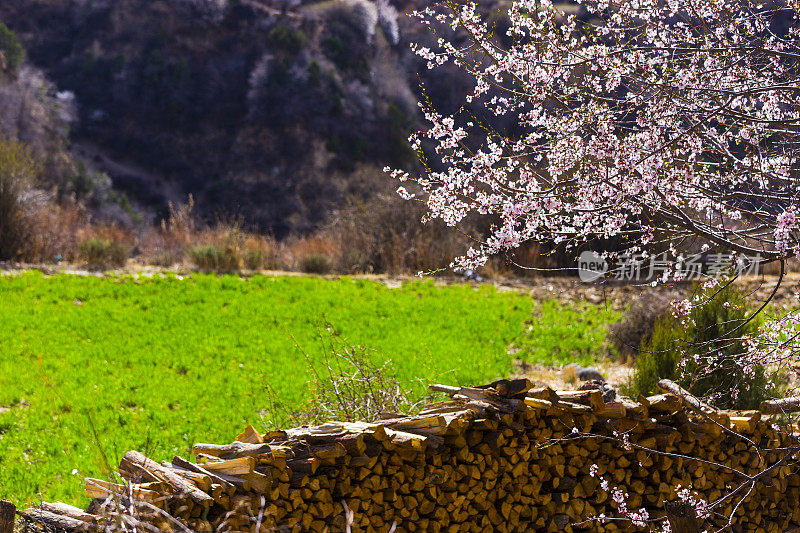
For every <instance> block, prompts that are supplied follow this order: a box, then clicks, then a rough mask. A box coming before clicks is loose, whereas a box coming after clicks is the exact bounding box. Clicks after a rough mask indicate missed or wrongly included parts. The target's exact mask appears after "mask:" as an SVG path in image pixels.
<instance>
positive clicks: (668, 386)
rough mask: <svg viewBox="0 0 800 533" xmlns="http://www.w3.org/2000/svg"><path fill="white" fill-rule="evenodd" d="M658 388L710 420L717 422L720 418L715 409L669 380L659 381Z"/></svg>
mask: <svg viewBox="0 0 800 533" xmlns="http://www.w3.org/2000/svg"><path fill="white" fill-rule="evenodd" d="M658 388H659V389H661V390H663V391H665V392H669V393H670V394H674V395H675V396H677V397H678V398H680V399H681V401H683V402H684V403H685V404H686V405H688V406H689V407H691V408H692V409H693V410H695V411H697V412H698V413H700V414H703V415H706V416H708V417H709V418H711V419H712V420H719V418H720V416H721V413H719V412H718V411H717V410H716V409H714V408H713V407H711V406H710V405H708V404H707V403H704V402H701V401H700V400H699V399H697V398H696V397H695V396H694V395H693V394H692V393H690V392H689V391H687V390H686V389H684V388H683V387H681V386H680V385H678V384H677V383H675V382H674V381H672V380H670V379H662V380H660V381H659V382H658Z"/></svg>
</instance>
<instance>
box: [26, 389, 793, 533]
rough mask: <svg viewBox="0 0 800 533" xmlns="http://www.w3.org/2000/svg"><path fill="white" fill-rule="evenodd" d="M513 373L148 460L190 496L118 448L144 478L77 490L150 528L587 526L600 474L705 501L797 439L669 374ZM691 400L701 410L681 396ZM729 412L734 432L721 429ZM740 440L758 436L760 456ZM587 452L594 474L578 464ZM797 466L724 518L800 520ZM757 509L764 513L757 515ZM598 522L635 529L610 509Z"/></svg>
mask: <svg viewBox="0 0 800 533" xmlns="http://www.w3.org/2000/svg"><path fill="white" fill-rule="evenodd" d="M512 385H514V384H513V383H511V384H503V383H502V380H501V382H495V383H493V384H489V385H486V386H484V387H449V388H445V387H446V386H435V387H439V388H441V389H442V390H444V391H446V392H448V394H450V395H451V399H450V400H449V401H446V402H438V403H435V404H431V405H428V406H426V407H425V409H424V410H423V412H422V413H420V414H418V415H414V416H409V415H399V414H390V415H387V416H386V417H384V418H383V419H382V420H380V421H379V422H377V423H363V422H328V423H326V424H322V425H318V426H303V427H299V428H294V429H290V430H287V431H285V432H273V433H271V434H269V436H268V435H263V436H262V435H260V434H257V432H256V431H255V429H254V428H252V426H250V427H248V428H245V430H244V431H243V432H242V433H240V434H239V435H238V436H237V437H236V440H235V441H234V442H233V443H231V444H225V445H213V444H198V445H196V446H195V447H194V450H195V455H196V457H197V460H198V462H203V461H206V462H204V463H202V464H195V463H192V462H189V461H186V460H185V459H181V458H179V457H175V458H173V460H172V462H171V463H166V464H162V465H160V468H162V469H164V470H165V471H167V472H171V473H173V474H175V475H177V476H178V477H179V478H181V479H183V480H184V481H185V482H187V483H189V484H190V485H203V488H205V487H206V486H207V487H208V488H207V490H205V491H202V492H204V493H207V494H208V496H209V497H211V498H212V499H213V502H214V505H204V506H201V505H197V504H196V502H194V501H193V500H191V499H190V498H187V497H184V496H183V494H186V493H184V492H181V491H178V490H176V489H175V487H174V486H173V485H172V484H170V483H169V482H168V480H166V479H164V477H163V475H160V474H159V472H157V471H155V470H153V469H148V468H145V467H143V466H140V467H139V468H138V470H137V468H135V465H130V464H128V463H130V461H128V460H126V459H125V458H123V464H121V468H120V470H121V472H124V473H125V475H126V476H128V477H129V478H132V479H141V480H142V481H149V482H145V483H141V484H130V485H116V484H112V483H107V482H99V481H94V480H87V494H89V493H90V491H89V490H88V489H89V488H90V487H91V490H93V491H94V494H97V496H98V497H104V496H106V495H108V494H113V495H114V496H115V497H114V498H111V499H109V500H108V501H107V503H106V505H114V504H115V502H118V501H119V502H123V505H125V506H126V507H127V508H128V509H130V508H134V509H135V510H136V511H137V513H136V514H135V515H132V516H130V519H131V520H134V518H133V516H136V518H135V520H139V521H140V522H135V523H134V522H132V523H131V524H130V525H131V526H132V527H134V526H135V527H136V528H137V529H141V530H148V531H152V532H153V533H155V532H156V530H160V531H178V530H180V531H184V529H182V528H184V527H185V528H188V529H189V530H191V531H199V532H202V533H211V531H223V530H229V531H253V532H255V531H258V532H266V531H281V530H287V531H288V530H302V531H312V532H322V531H325V530H326V529H327V530H328V531H331V533H333V532H334V531H336V532H342V531H345V530H347V529H348V527H349V528H350V529H352V530H354V531H355V530H359V531H386V530H390V529H391V528H392V527H394V528H395V530H397V531H438V532H445V531H447V532H450V531H452V532H454V533H456V532H464V531H508V532H510V531H556V530H564V531H569V530H570V529H571V528H575V529H578V528H579V527H587V526H586V525H584V526H576V525H575V524H580V523H582V522H585V519H586V518H587V517H590V516H599V515H601V514H604V515H605V516H607V517H615V518H619V517H620V516H619V513H618V509H617V508H616V504H615V502H614V499H613V498H612V496H611V493H610V491H609V490H599V489H600V483H601V480H603V481H606V482H608V483H610V484H612V485H613V486H615V487H618V488H619V490H622V491H624V492H625V493H627V494H628V495H629V497H628V504H629V505H630V506H631V507H632V508H644V509H647V510H648V511H649V512H650V514H651V516H652V517H654V518H662V517H664V514H663V512H664V511H663V509H664V503H663V502H664V501H665V500H668V499H670V498H673V497H674V495H675V493H674V489H675V487H676V486H677V485H678V484H681V485H682V486H685V487H691V488H692V490H694V491H697V492H698V493H699V495H700V497H701V498H703V499H704V500H705V501H721V498H722V496H723V495H724V494H725V491H726V490H729V489H727V487H730V486H736V483H737V481H736V480H737V476H738V475H739V474H738V473H739V472H741V473H744V475H746V476H757V474H758V472H759V471H761V469H763V468H765V467H766V468H768V467H770V466H771V465H775V463H776V462H777V461H778V460H781V458H782V457H783V456H782V453H783V450H793V449H795V448H794V447H795V446H796V445H797V439H796V436H795V435H792V434H790V433H789V431H791V430H786V431H779V430H776V429H773V428H772V427H771V426H770V423H769V422H770V421H769V420H761V414H760V413H759V412H736V411H715V410H712V409H711V408H709V407H708V406H705V405H704V404H702V402H699V400H697V399H696V398H694V397H691V395H688V393H685V391H682V389H679V388H678V389H676V391H677V392H678V394H679V395H680V396H678V395H673V394H672V393H669V392H667V393H664V394H659V395H656V396H651V397H649V398H645V397H640V398H639V399H638V402H633V401H632V400H630V399H628V398H625V397H621V396H615V397H614V398H613V401H611V399H609V403H606V402H605V401H604V400H603V398H602V390H600V389H597V388H596V387H595V389H594V390H585V391H553V390H552V389H550V388H549V387H544V388H540V389H535V390H530V389H526V387H528V384H523V385H524V386H522V387H521V388H519V389H515V388H514V386H512ZM667 386H669V384H667ZM504 387H506V388H504ZM523 389H524V390H523ZM693 400H694V401H696V402H697V403H696V405H697V406H699V408H700V409H701V412H702V413H703V415H704V416H703V417H698V416H697V415H695V414H694V413H693V412H692V411H694V410H696V409H695V407H693V406H692V405H690V403H689V402H692V401H693ZM709 413H710V415H711V416H712V417H713V420H711V419H709V418H707V417H706V415H708V414H709ZM765 419H766V417H765ZM715 420H716V422H715ZM728 420H730V423H731V424H733V427H734V428H736V429H737V432H738V433H739V434H741V435H743V437H741V436H740V435H739V434H737V433H736V432H732V431H725V429H724V428H725V427H727V426H726V424H727V423H728V422H727V421H728ZM573 428H578V434H574V433H573V432H572V431H573ZM621 434H624V435H625V436H626V437H625V439H628V440H629V441H630V443H631V445H632V446H631V447H627V445H626V444H625V443H623V442H621V440H622V439H621V437H620V435H621ZM259 439H261V442H259ZM745 439H749V441H748V440H745ZM245 441H250V442H245ZM752 442H756V443H760V446H761V447H762V453H761V456H760V457H756V456H754V454H755V453H756V452H755V450H754V448H753V446H752ZM267 443H268V444H267ZM767 443H768V444H767ZM765 446H766V448H765ZM682 455H683V456H682ZM684 456H685V457H684ZM692 458H697V459H698V460H697V461H694V460H692ZM595 464H596V465H598V467H597V468H598V470H597V472H596V475H595V476H594V477H592V476H590V475H589V465H595ZM717 464H719V465H721V466H717ZM157 466H158V465H157ZM795 470H796V469H794V467H793V466H792V465H791V464H788V463H787V464H786V465H777V467H776V468H775V469H774V470H772V471H771V472H770V475H769V478H768V479H767V477H764V478H763V479H762V480H759V482H758V483H756V485H755V486H754V487H753V497H750V498H747V499H746V500H745V501H744V503H742V504H741V505H740V506H738V509H739V510H738V511H737V514H736V516H734V517H733V523H734V525H736V526H737V527H738V526H739V525H741V527H742V530H743V531H764V530H766V531H769V533H771V532H772V531H773V530H774V531H785V530H787V529H790V527H791V526H797V525H800V508H797V506H793V503H792V502H796V501H797V500H798V498H800V473H799V472H795ZM223 472H226V473H223ZM232 472H242V473H237V474H235V475H232V474H231V473H232ZM101 483H105V485H102V484H101ZM130 500H133V501H132V503H133V504H134V505H133V506H132V505H130V504H129V501H130ZM722 501H724V499H722ZM54 505H55V506H54V507H43V508H42V509H41V510H43V511H48V512H51V513H53V514H56V515H60V516H62V517H65V518H66V519H69V518H75V517H76V516H78V517H80V518H87V515H88V518H89V519H88V520H87V521H86V523H91V520H92V518H91V517H93V515H91V514H88V513H87V514H86V515H80V514H78V515H76V513H81V511H80V510H76V509H75V508H59V507H58V506H57V504H54ZM724 505H725V504H722V505H721V506H720V507H719V508H718V509H717V513H715V515H713V516H712V517H709V519H708V520H709V524H708V525H712V523H711V522H712V521H714V520H717V521H724V520H727V516H723V515H724V513H730V512H732V511H733V509H734V505H729V506H728V507H727V509H726V508H724V507H723V506H724ZM148 506H149V507H148ZM667 507H668V508H671V504H667ZM681 513H683V511H682V510H681V509H680V508H677V510H675V512H673V513H672V516H670V517H669V520H670V523H671V524H672V527H673V531H689V532H690V533H693V532H694V531H697V529H686V528H691V527H692V524H691V523H689V524H688V525H686V524H684V523H683V522H681V520H684V519H686V518H687V516H688V515H687V516H684V515H683V514H681ZM119 516H123V517H124V516H128V515H126V514H125V512H122V513H120V514H119ZM691 517H692V516H689V518H691ZM684 521H685V520H684ZM695 522H697V520H695ZM761 523H767V524H774V527H772V528H763V529H759V525H760V524H761ZM696 525H698V526H705V525H704V524H702V525H701V524H696ZM713 525H715V526H717V525H719V524H716V523H715V524H713ZM140 526H141V527H140ZM592 527H593V526H592ZM602 528H603V529H602V530H603V531H606V530H608V531H627V530H629V529H631V528H630V526H628V525H626V524H624V523H621V522H620V521H613V522H607V523H605V524H603V526H602ZM681 528H683V529H681Z"/></svg>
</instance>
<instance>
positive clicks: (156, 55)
mask: <svg viewBox="0 0 800 533" xmlns="http://www.w3.org/2000/svg"><path fill="white" fill-rule="evenodd" d="M410 9H413V6H412V5H407V4H402V3H390V2H389V0H377V1H376V2H373V1H371V0H330V1H324V2H313V3H300V2H298V1H292V0H286V1H284V2H282V3H278V2H270V3H264V2H258V1H255V0H100V1H87V0H5V1H4V2H2V3H0V21H3V22H5V23H6V24H7V25H8V26H9V27H10V28H11V29H12V30H13V31H14V32H16V33H17V34H18V35H19V37H20V40H21V41H22V43H23V45H24V46H25V48H26V49H27V51H28V57H29V60H30V62H31V63H32V64H33V65H36V66H37V67H39V68H41V69H43V70H44V71H45V72H46V73H47V75H48V76H49V77H50V78H51V79H52V80H53V81H54V82H55V83H56V84H57V86H58V88H59V90H60V91H70V92H71V93H73V94H74V95H75V105H76V109H77V115H78V120H77V122H76V123H75V124H74V125H73V129H72V132H71V138H72V141H73V151H74V152H77V153H78V154H79V155H81V156H82V157H83V158H84V160H86V161H87V164H88V165H89V166H90V167H91V168H96V169H97V170H102V171H105V172H107V173H108V174H109V175H110V176H111V177H112V179H113V185H114V188H115V189H117V190H119V191H121V192H123V193H124V194H126V195H127V197H129V198H130V199H131V201H132V202H133V203H134V205H137V206H140V207H142V208H144V210H145V211H148V212H149V213H150V214H151V215H153V216H152V218H154V219H157V218H158V216H159V215H160V214H163V213H164V212H165V211H166V208H167V204H168V202H170V201H179V200H181V199H184V198H185V197H186V195H187V194H189V193H192V194H194V195H195V197H196V199H197V204H198V207H199V209H200V211H201V213H202V214H203V215H204V216H205V217H206V218H208V219H209V220H211V219H213V218H215V217H237V216H238V217H241V218H242V219H243V220H244V221H245V222H246V223H252V224H254V225H255V226H257V227H258V228H260V229H261V230H265V231H269V232H271V233H273V234H274V235H276V236H278V237H280V236H282V235H286V234H288V233H290V232H304V231H308V230H311V229H314V228H315V227H317V226H318V225H319V224H321V223H322V222H324V221H325V220H326V218H327V216H328V215H329V213H330V212H331V210H332V209H334V208H336V207H338V206H341V205H342V204H343V203H344V202H345V201H346V200H347V199H348V198H352V197H355V198H366V197H368V196H369V195H371V194H373V193H374V192H376V191H379V190H385V189H386V188H387V187H388V186H390V185H391V184H390V183H389V180H388V179H387V178H386V177H385V176H384V175H383V174H382V173H381V171H380V169H381V168H382V167H383V166H384V165H387V164H390V165H399V166H406V167H413V165H415V164H416V163H415V158H414V155H413V153H411V152H410V150H409V148H408V146H407V144H406V142H405V138H406V136H407V133H408V132H409V131H410V130H411V129H412V128H414V127H415V126H416V125H417V124H418V121H419V115H418V109H417V106H416V102H417V94H418V92H419V89H418V84H419V81H420V79H419V77H418V72H420V71H421V74H422V76H423V78H422V79H423V81H424V82H425V83H426V86H427V90H428V92H429V93H430V94H431V95H432V96H433V97H435V98H436V99H437V100H438V101H439V102H440V103H441V102H442V101H444V102H445V103H446V102H448V101H454V100H455V96H457V95H458V94H463V91H464V90H466V85H465V83H466V80H465V79H461V78H459V77H458V76H456V75H453V76H448V75H447V73H441V72H438V73H436V74H435V75H433V74H429V73H427V72H424V71H425V69H424V68H422V69H420V64H419V62H418V61H417V59H416V58H415V57H414V56H413V55H412V53H411V51H410V49H409V46H408V43H409V42H410V41H415V42H421V41H422V42H424V41H427V40H429V39H430V38H431V37H430V36H429V35H428V34H427V32H426V30H425V29H423V28H421V27H419V26H418V25H416V24H415V22H414V21H413V20H412V19H410V18H409V17H406V16H403V15H402V14H401V13H402V12H404V11H408V10H410Z"/></svg>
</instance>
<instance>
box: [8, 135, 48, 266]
mask: <svg viewBox="0 0 800 533" xmlns="http://www.w3.org/2000/svg"><path fill="white" fill-rule="evenodd" d="M38 172H39V167H38V163H37V162H36V160H35V159H34V157H33V155H32V153H31V150H30V148H29V147H27V146H26V145H24V144H22V143H19V142H15V141H0V260H8V259H16V258H17V257H18V256H19V255H21V253H22V251H23V249H24V247H25V243H26V241H27V240H28V238H29V237H30V233H31V222H30V212H31V207H32V206H31V194H32V190H33V182H34V180H35V179H36V176H37V174H38Z"/></svg>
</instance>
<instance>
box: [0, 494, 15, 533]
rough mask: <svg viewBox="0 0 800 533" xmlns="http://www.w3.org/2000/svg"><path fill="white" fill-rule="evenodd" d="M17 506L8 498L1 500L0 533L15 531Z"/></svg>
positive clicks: (12, 532)
mask: <svg viewBox="0 0 800 533" xmlns="http://www.w3.org/2000/svg"><path fill="white" fill-rule="evenodd" d="M16 514H17V508H16V507H15V506H14V504H13V503H11V502H10V501H8V500H0V533H14V518H15V516H16Z"/></svg>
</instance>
